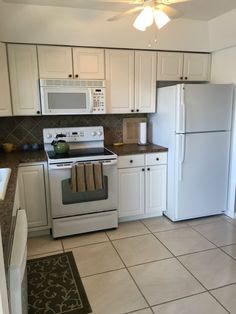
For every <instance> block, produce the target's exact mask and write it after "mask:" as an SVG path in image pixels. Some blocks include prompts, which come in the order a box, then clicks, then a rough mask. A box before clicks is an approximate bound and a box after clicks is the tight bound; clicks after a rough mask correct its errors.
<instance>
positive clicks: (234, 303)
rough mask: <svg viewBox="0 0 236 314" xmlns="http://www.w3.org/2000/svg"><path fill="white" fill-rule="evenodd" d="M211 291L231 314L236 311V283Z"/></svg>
mask: <svg viewBox="0 0 236 314" xmlns="http://www.w3.org/2000/svg"><path fill="white" fill-rule="evenodd" d="M211 293H212V294H213V295H214V296H215V297H216V299H217V300H219V301H220V303H221V304H223V305H224V307H225V308H226V309H227V310H228V311H229V312H230V313H231V314H235V313H236V298H235V296H236V285H231V286H227V287H223V288H219V289H216V290H212V291H211Z"/></svg>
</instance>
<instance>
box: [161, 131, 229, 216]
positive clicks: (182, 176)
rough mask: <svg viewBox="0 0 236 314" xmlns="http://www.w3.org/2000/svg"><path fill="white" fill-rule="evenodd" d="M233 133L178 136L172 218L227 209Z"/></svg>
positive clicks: (203, 214)
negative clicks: (230, 149) (230, 146)
mask: <svg viewBox="0 0 236 314" xmlns="http://www.w3.org/2000/svg"><path fill="white" fill-rule="evenodd" d="M229 142H230V133H229V132H211V133H194V134H185V135H183V134H180V135H176V157H177V158H176V165H175V169H176V176H175V177H176V178H175V206H174V208H173V210H172V212H171V211H170V213H169V214H170V215H168V214H167V215H168V216H170V218H171V219H172V220H181V219H188V218H194V217H201V216H207V215H213V214H217V213H221V212H222V211H225V210H226V201H227V185H228V163H229V162H228V160H229Z"/></svg>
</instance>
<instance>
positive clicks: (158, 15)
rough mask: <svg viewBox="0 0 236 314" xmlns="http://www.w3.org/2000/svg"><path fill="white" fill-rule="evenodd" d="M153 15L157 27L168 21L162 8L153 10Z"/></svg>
mask: <svg viewBox="0 0 236 314" xmlns="http://www.w3.org/2000/svg"><path fill="white" fill-rule="evenodd" d="M153 15H154V20H155V23H156V26H157V27H158V28H159V29H161V28H162V27H163V26H165V25H166V24H167V23H169V22H170V18H169V16H168V15H167V14H166V13H165V12H163V11H162V10H155V11H154V12H153Z"/></svg>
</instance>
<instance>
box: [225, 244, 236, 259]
mask: <svg viewBox="0 0 236 314" xmlns="http://www.w3.org/2000/svg"><path fill="white" fill-rule="evenodd" d="M221 249H222V250H223V251H225V252H226V253H227V254H229V255H231V256H232V257H233V258H235V259H236V244H233V245H228V246H224V247H221Z"/></svg>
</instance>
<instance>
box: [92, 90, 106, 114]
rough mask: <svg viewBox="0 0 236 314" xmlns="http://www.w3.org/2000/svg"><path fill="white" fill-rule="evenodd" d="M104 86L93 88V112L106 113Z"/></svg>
mask: <svg viewBox="0 0 236 314" xmlns="http://www.w3.org/2000/svg"><path fill="white" fill-rule="evenodd" d="M105 108H106V107H105V88H94V89H93V113H106V110H105Z"/></svg>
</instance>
